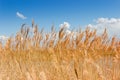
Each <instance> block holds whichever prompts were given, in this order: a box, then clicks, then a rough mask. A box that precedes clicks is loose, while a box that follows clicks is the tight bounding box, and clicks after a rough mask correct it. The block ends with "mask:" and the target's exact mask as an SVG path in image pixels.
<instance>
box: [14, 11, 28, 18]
mask: <svg viewBox="0 0 120 80" xmlns="http://www.w3.org/2000/svg"><path fill="white" fill-rule="evenodd" d="M16 15H17V16H18V17H19V18H21V19H27V17H25V16H24V15H23V14H21V13H19V12H17V13H16Z"/></svg>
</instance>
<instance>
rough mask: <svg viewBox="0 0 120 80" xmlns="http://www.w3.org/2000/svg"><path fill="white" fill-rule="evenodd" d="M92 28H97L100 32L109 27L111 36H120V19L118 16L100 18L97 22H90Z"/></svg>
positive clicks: (108, 30)
mask: <svg viewBox="0 0 120 80" xmlns="http://www.w3.org/2000/svg"><path fill="white" fill-rule="evenodd" d="M88 26H89V27H90V28H92V29H97V32H98V34H99V33H100V34H101V33H102V32H103V31H104V29H105V28H106V29H107V32H108V34H109V36H114V35H115V36H119V37H120V19H117V18H98V19H97V20H96V23H95V24H88Z"/></svg>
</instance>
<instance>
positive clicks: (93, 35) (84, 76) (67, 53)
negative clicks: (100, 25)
mask: <svg viewBox="0 0 120 80" xmlns="http://www.w3.org/2000/svg"><path fill="white" fill-rule="evenodd" d="M38 28H39V27H38V26H37V25H36V24H35V22H34V20H33V21H32V31H31V27H27V25H26V24H23V25H22V26H21V29H20V31H18V32H17V33H16V34H15V36H14V37H10V38H8V39H7V40H6V42H5V43H3V42H2V41H0V53H1V55H0V64H1V65H0V71H1V72H2V73H3V75H4V76H3V75H2V76H1V72H0V79H1V80H5V79H6V76H8V78H9V80H16V79H21V78H22V79H23V80H107V79H108V80H120V77H119V75H120V40H119V39H117V37H115V36H113V37H112V38H109V36H108V35H109V34H108V33H107V29H106V28H105V30H104V32H103V34H100V35H97V30H96V29H94V30H91V29H90V28H89V27H87V28H86V29H85V30H84V31H82V30H80V31H77V32H74V31H71V32H70V33H69V34H67V33H66V28H64V27H62V28H61V29H60V30H59V31H58V32H57V31H56V30H55V27H54V26H52V27H51V31H50V32H49V33H45V32H44V28H42V29H41V30H40V31H39V29H38ZM16 61H17V62H16ZM71 61H73V62H74V63H72V64H71ZM108 72H109V74H108ZM11 74H13V75H11Z"/></svg>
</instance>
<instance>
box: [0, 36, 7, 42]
mask: <svg viewBox="0 0 120 80" xmlns="http://www.w3.org/2000/svg"><path fill="white" fill-rule="evenodd" d="M7 39H8V37H6V36H4V35H2V36H0V40H3V41H4V40H7Z"/></svg>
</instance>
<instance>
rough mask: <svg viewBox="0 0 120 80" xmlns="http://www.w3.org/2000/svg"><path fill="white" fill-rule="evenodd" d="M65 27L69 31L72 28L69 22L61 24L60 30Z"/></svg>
mask: <svg viewBox="0 0 120 80" xmlns="http://www.w3.org/2000/svg"><path fill="white" fill-rule="evenodd" d="M63 27H64V28H66V29H68V28H70V24H69V23H68V22H64V23H63V24H60V28H63Z"/></svg>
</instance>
